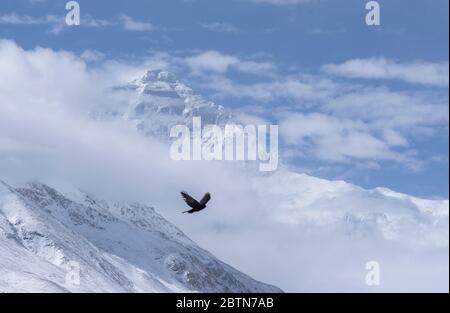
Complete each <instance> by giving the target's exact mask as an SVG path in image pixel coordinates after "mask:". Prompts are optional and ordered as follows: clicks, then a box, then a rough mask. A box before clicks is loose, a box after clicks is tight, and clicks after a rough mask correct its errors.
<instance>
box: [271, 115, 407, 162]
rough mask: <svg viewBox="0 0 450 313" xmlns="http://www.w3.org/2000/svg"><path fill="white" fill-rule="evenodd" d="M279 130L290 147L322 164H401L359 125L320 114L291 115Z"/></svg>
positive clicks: (282, 122)
mask: <svg viewBox="0 0 450 313" xmlns="http://www.w3.org/2000/svg"><path fill="white" fill-rule="evenodd" d="M280 128H281V135H282V136H283V137H284V138H285V139H286V141H287V142H288V143H289V144H294V145H295V146H296V149H299V150H301V151H306V152H309V153H312V154H313V157H315V158H319V159H322V160H328V161H340V162H348V161H350V160H354V159H356V160H358V159H360V160H361V159H362V160H370V159H376V160H396V161H400V160H403V158H402V157H401V155H400V154H398V153H396V152H394V151H393V150H391V149H390V147H389V144H388V142H385V141H383V140H382V139H380V138H377V137H376V136H374V135H373V134H372V133H371V131H370V129H369V128H368V127H367V125H365V124H364V123H362V122H358V121H353V120H346V119H338V118H336V117H333V116H330V115H325V114H320V113H311V114H302V113H290V114H289V115H288V116H287V117H286V118H284V119H282V120H281V121H280ZM391 142H392V141H391Z"/></svg>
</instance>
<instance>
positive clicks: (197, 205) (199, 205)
mask: <svg viewBox="0 0 450 313" xmlns="http://www.w3.org/2000/svg"><path fill="white" fill-rule="evenodd" d="M181 196H182V197H183V199H184V202H186V204H187V205H189V206H190V207H191V208H192V210H189V211H184V212H183V213H189V214H192V213H195V212H199V211H201V210H203V209H204V208H206V204H207V203H208V201H209V200H210V199H211V195H210V193H209V192H207V193H206V194H205V195H204V196H203V198H202V199H201V200H200V202H198V201H197V200H195V199H194V198H192V197H191V196H190V195H189V194H188V193H187V192H185V191H182V192H181Z"/></svg>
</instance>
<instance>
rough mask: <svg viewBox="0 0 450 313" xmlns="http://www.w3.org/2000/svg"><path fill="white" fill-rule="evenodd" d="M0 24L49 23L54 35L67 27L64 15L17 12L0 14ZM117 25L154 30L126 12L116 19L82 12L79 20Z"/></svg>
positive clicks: (90, 24) (83, 24) (87, 23)
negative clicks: (107, 18)
mask: <svg viewBox="0 0 450 313" xmlns="http://www.w3.org/2000/svg"><path fill="white" fill-rule="evenodd" d="M0 24H4V25H16V26H33V25H49V26H50V33H52V34H55V35H58V34H60V33H61V32H62V31H63V30H64V29H66V28H67V25H66V22H65V17H64V16H56V15H47V16H45V17H42V18H41V17H32V16H28V15H19V14H17V13H7V14H3V15H0ZM118 25H121V26H122V27H123V28H124V29H125V30H127V31H132V32H142V31H153V30H156V27H155V26H153V25H152V24H151V23H148V22H140V21H136V20H134V19H133V18H132V17H130V16H128V15H126V14H122V15H120V16H119V18H118V20H104V19H96V18H94V17H93V16H92V15H90V14H83V15H82V17H81V20H80V26H81V27H92V28H104V27H112V26H118Z"/></svg>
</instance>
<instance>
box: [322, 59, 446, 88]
mask: <svg viewBox="0 0 450 313" xmlns="http://www.w3.org/2000/svg"><path fill="white" fill-rule="evenodd" d="M322 71H324V72H325V73H328V74H332V75H337V76H344V77H348V78H363V79H390V80H400V81H404V82H407V83H414V84H422V85H434V86H440V87H448V85H449V63H448V61H447V62H440V63H438V62H424V61H417V62H410V63H400V62H396V61H393V60H390V59H386V58H383V57H379V58H369V59H352V60H349V61H346V62H344V63H342V64H327V65H325V66H323V67H322Z"/></svg>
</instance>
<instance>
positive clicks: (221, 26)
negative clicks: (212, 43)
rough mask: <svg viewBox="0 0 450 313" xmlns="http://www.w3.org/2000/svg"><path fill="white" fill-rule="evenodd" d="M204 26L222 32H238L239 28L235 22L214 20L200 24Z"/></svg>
mask: <svg viewBox="0 0 450 313" xmlns="http://www.w3.org/2000/svg"><path fill="white" fill-rule="evenodd" d="M200 25H201V26H202V27H203V28H205V29H207V30H209V31H213V32H221V33H237V32H239V29H238V28H237V27H236V26H234V25H233V24H229V23H224V22H214V23H202V24H200Z"/></svg>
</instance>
